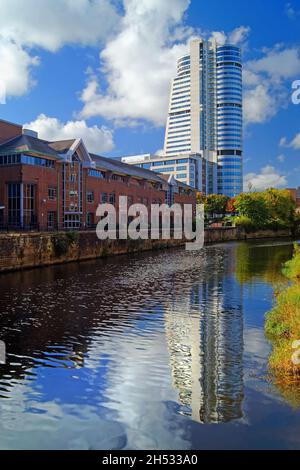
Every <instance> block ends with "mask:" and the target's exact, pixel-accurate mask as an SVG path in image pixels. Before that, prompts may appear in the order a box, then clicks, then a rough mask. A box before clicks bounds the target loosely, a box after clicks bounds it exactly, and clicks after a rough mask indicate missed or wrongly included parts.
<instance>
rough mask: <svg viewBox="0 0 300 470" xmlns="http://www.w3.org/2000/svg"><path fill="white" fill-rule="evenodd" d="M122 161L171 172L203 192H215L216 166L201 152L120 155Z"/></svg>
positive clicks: (158, 171)
mask: <svg viewBox="0 0 300 470" xmlns="http://www.w3.org/2000/svg"><path fill="white" fill-rule="evenodd" d="M121 160H122V162H124V163H128V164H131V165H136V166H138V167H140V168H144V169H147V170H152V171H155V172H157V173H162V174H165V173H167V174H172V175H174V177H175V178H176V179H177V180H178V181H181V182H183V183H185V184H188V185H189V186H192V187H193V188H195V189H197V190H198V191H200V192H202V193H203V194H212V193H217V191H218V187H217V177H218V173H217V171H218V168H217V165H216V164H215V163H213V162H210V161H208V160H206V159H205V158H203V157H202V155H201V154H198V153H195V154H180V155H172V156H167V155H165V156H158V155H151V154H145V155H136V156H132V157H122V159H121Z"/></svg>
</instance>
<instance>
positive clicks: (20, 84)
mask: <svg viewBox="0 0 300 470" xmlns="http://www.w3.org/2000/svg"><path fill="white" fill-rule="evenodd" d="M38 63H39V60H38V58H37V57H31V56H30V55H29V54H28V53H27V52H26V51H25V50H24V49H22V47H20V46H18V45H17V44H15V43H13V42H10V41H8V40H5V39H1V36H0V64H1V77H0V80H1V86H2V87H3V89H4V91H5V94H6V96H21V95H23V94H24V93H26V91H27V90H28V89H29V88H30V86H31V85H32V84H33V80H32V78H31V76H30V68H31V67H34V66H36V65H38Z"/></svg>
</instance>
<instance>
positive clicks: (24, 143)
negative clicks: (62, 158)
mask: <svg viewBox="0 0 300 470" xmlns="http://www.w3.org/2000/svg"><path fill="white" fill-rule="evenodd" d="M12 152H36V153H41V154H43V155H45V156H47V155H49V156H54V157H59V155H58V154H57V152H56V151H55V150H54V149H53V148H51V147H50V146H49V145H48V142H47V141H46V140H41V139H38V138H37V137H32V136H29V135H25V134H22V135H19V136H18V137H15V138H14V139H12V140H9V141H8V142H4V143H3V144H0V153H12Z"/></svg>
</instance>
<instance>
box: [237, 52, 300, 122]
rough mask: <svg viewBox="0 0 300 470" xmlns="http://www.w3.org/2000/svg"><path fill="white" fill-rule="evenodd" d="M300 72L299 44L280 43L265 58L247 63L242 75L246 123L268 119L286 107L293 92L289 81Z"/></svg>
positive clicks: (265, 54)
mask: <svg viewBox="0 0 300 470" xmlns="http://www.w3.org/2000/svg"><path fill="white" fill-rule="evenodd" d="M298 74H300V51H299V49H298V48H296V47H294V48H287V49H284V48H282V46H281V45H277V46H275V47H274V48H273V49H269V50H266V51H265V52H264V56H263V57H262V58H260V59H258V60H251V61H249V62H247V63H246V64H245V67H244V75H243V77H244V85H245V92H244V115H245V124H250V123H263V122H266V121H268V120H269V119H271V118H272V117H273V116H275V115H276V114H277V112H278V111H279V110H280V109H281V108H284V107H287V106H288V104H289V101H290V97H289V93H290V91H289V90H288V87H287V85H286V81H287V80H289V79H291V78H293V77H296V76H298Z"/></svg>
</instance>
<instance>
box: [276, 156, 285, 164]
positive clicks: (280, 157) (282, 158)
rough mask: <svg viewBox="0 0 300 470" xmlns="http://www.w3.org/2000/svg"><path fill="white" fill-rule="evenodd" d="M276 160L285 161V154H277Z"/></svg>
mask: <svg viewBox="0 0 300 470" xmlns="http://www.w3.org/2000/svg"><path fill="white" fill-rule="evenodd" d="M277 160H278V161H279V162H280V163H283V162H285V155H283V154H281V155H278V157H277Z"/></svg>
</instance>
